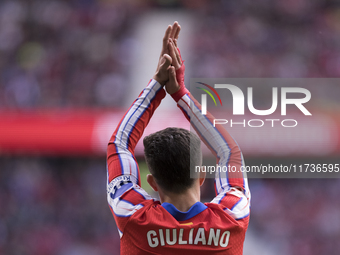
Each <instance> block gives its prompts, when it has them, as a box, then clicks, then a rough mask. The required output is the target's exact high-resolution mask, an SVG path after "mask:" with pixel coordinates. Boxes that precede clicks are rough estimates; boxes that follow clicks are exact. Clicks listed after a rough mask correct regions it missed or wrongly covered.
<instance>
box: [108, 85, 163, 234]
mask: <svg viewBox="0 0 340 255" xmlns="http://www.w3.org/2000/svg"><path fill="white" fill-rule="evenodd" d="M164 97H165V91H164V89H163V87H162V85H160V84H159V83H158V82H157V81H156V80H151V81H150V82H149V84H148V86H147V87H146V88H145V89H144V90H143V91H142V92H141V94H140V95H139V97H138V98H137V99H136V100H135V101H134V102H133V104H132V105H131V107H130V108H129V109H128V111H127V112H126V113H125V115H124V116H123V118H122V119H121V121H120V123H119V124H118V126H117V128H116V130H115V131H114V133H113V135H112V137H111V139H110V141H109V145H108V149H107V200H108V204H109V206H110V209H111V212H112V214H113V216H114V218H115V220H116V223H117V227H118V231H119V234H120V236H122V235H123V233H124V227H125V225H126V223H127V221H128V219H129V217H130V216H132V215H133V214H134V213H135V212H136V211H137V210H139V209H140V208H142V207H143V206H144V203H145V202H146V201H148V200H151V201H152V200H153V198H152V197H150V196H149V195H148V194H147V193H146V192H145V191H144V190H143V189H142V188H141V187H140V186H141V182H140V173H139V168H138V164H137V161H136V158H135V156H134V150H135V147H136V145H137V142H138V141H139V139H140V138H141V136H142V134H143V132H144V129H145V127H146V126H147V124H148V123H149V121H150V118H151V117H152V115H153V113H154V111H155V110H156V108H157V107H158V106H159V104H160V102H161V100H162V99H163V98H164Z"/></svg>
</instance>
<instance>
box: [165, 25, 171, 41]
mask: <svg viewBox="0 0 340 255" xmlns="http://www.w3.org/2000/svg"><path fill="white" fill-rule="evenodd" d="M171 32H172V26H171V25H168V27H167V29H166V30H165V34H164V37H163V45H164V44H167V43H168V40H169V38H170V35H171Z"/></svg>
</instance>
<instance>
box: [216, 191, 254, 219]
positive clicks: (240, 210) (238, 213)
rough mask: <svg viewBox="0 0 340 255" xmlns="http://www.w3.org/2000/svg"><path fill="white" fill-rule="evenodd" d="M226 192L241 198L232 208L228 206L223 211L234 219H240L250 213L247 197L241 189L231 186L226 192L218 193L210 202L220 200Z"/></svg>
mask: <svg viewBox="0 0 340 255" xmlns="http://www.w3.org/2000/svg"><path fill="white" fill-rule="evenodd" d="M226 194H228V195H234V196H236V197H238V198H240V199H241V200H240V201H239V202H238V203H237V204H236V206H235V207H234V208H233V209H232V210H230V209H229V208H225V209H224V211H225V212H226V213H228V214H229V215H230V216H232V217H233V218H234V219H236V220H237V219H242V218H244V217H245V216H247V215H248V214H249V213H250V204H249V199H248V198H247V197H246V195H245V194H243V193H242V192H241V191H239V190H237V189H235V188H231V189H229V190H228V191H227V192H223V193H220V194H219V195H218V196H216V197H215V198H214V199H213V200H212V201H211V202H210V203H214V204H218V203H219V202H220V200H221V199H222V198H223V197H224V196H226Z"/></svg>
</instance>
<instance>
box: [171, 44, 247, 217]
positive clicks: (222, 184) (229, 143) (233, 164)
mask: <svg viewBox="0 0 340 255" xmlns="http://www.w3.org/2000/svg"><path fill="white" fill-rule="evenodd" d="M176 46H177V45H176V44H175V42H173V43H171V44H170V56H171V57H172V59H173V67H172V68H171V69H170V75H169V82H168V83H167V84H166V85H165V87H166V90H167V92H168V93H169V94H171V96H172V97H173V99H174V100H175V101H176V102H177V106H178V107H179V108H180V109H181V110H182V112H183V113H184V115H185V117H186V118H187V119H188V120H189V121H190V123H191V125H192V127H193V128H194V129H195V131H196V132H197V134H198V135H199V136H200V138H201V140H202V141H203V142H204V143H205V144H206V145H207V147H208V148H209V149H210V150H211V152H212V153H213V154H214V155H215V156H216V159H217V164H218V166H220V167H221V169H223V167H224V169H232V170H233V171H225V172H224V171H222V172H220V171H219V172H216V174H215V191H216V197H215V198H214V199H213V200H212V203H217V204H221V205H223V206H225V211H226V212H227V213H228V214H230V215H231V216H232V217H233V218H235V219H237V220H238V219H242V218H245V217H247V216H248V215H249V211H250V191H249V187H248V180H247V177H246V173H243V172H242V171H241V170H242V166H244V160H243V155H242V152H241V150H240V147H239V146H238V144H237V143H236V141H235V140H234V139H233V138H232V136H231V135H230V134H229V133H228V132H227V130H226V129H225V128H223V127H222V126H221V125H218V126H215V127H214V125H213V119H214V117H213V116H212V115H211V114H210V113H207V114H206V115H203V114H202V112H201V105H200V104H199V103H198V102H197V100H195V98H194V97H193V96H192V95H191V94H190V92H189V91H188V90H187V89H186V88H185V85H184V69H185V67H184V64H183V61H182V59H181V56H180V53H179V51H178V50H177V49H176ZM175 70H176V71H175Z"/></svg>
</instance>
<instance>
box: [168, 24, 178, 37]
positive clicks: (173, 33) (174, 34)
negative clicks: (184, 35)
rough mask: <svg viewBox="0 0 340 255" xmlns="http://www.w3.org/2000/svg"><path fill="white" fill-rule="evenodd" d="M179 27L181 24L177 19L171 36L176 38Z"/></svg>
mask: <svg viewBox="0 0 340 255" xmlns="http://www.w3.org/2000/svg"><path fill="white" fill-rule="evenodd" d="M178 29H179V24H178V22H177V21H175V22H174V24H173V25H172V31H171V35H170V38H173V39H175V36H176V34H177V30H178Z"/></svg>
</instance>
